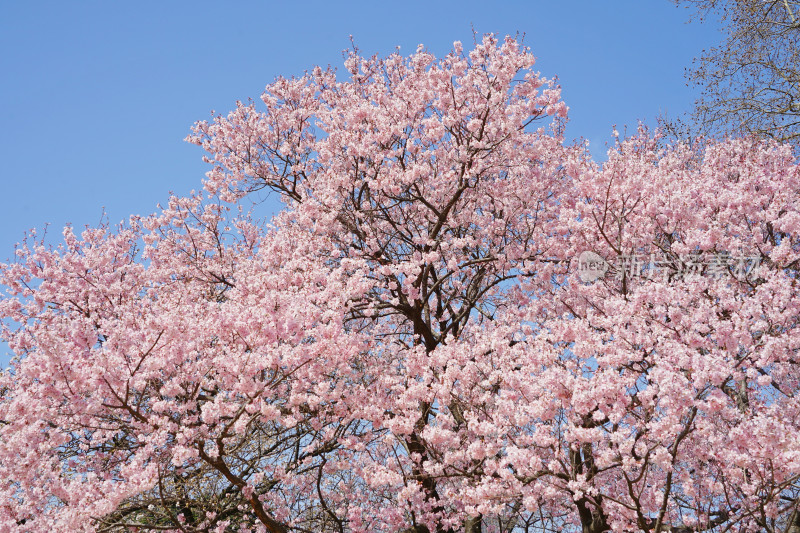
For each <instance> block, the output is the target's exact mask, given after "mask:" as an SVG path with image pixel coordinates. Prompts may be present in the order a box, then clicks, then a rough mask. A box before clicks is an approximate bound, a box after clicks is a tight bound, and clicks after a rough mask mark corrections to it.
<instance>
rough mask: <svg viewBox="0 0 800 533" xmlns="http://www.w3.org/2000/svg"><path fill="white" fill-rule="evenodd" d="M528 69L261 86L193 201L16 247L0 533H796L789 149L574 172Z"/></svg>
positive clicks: (628, 145)
mask: <svg viewBox="0 0 800 533" xmlns="http://www.w3.org/2000/svg"><path fill="white" fill-rule="evenodd" d="M533 64H534V59H533V56H532V55H531V54H530V52H529V51H528V50H527V49H525V48H524V47H522V46H521V45H520V44H519V43H518V42H517V41H516V40H514V39H511V38H506V39H505V40H498V39H496V38H495V37H493V36H491V35H488V36H485V37H484V38H483V40H482V41H481V42H478V43H476V45H475V48H474V49H473V50H471V51H469V52H465V51H463V50H462V47H461V44H460V43H455V46H454V49H453V51H452V53H450V54H449V55H447V56H445V57H443V58H439V59H437V58H435V57H434V56H433V55H431V54H430V53H428V52H427V51H425V50H424V49H423V48H420V49H418V50H417V51H416V53H414V54H412V55H411V56H410V57H403V56H401V55H399V54H392V55H390V56H388V57H386V58H378V57H372V58H364V57H361V56H359V55H358V54H357V52H353V53H351V54H350V55H349V56H348V57H347V58H346V61H345V68H346V72H347V75H346V76H345V78H346V79H344V80H343V79H340V78H341V76H337V74H336V73H335V72H334V71H332V70H323V69H320V68H315V69H314V70H312V71H311V72H309V73H307V74H306V75H304V76H302V77H300V78H293V79H284V78H280V79H278V80H277V81H275V82H274V83H272V84H270V85H268V86H267V88H266V91H265V93H264V94H263V95H262V102H263V105H261V104H259V105H256V104H255V103H249V104H243V103H239V104H237V106H236V109H235V110H234V111H232V112H231V113H229V114H228V115H225V116H222V115H220V116H215V117H214V118H213V119H212V120H211V121H209V122H200V123H198V124H196V125H195V128H194V132H193V134H192V135H191V136H190V137H189V141H190V142H193V143H195V144H198V145H200V146H202V147H203V148H204V149H205V150H206V152H207V154H208V155H207V161H208V162H209V163H210V164H211V170H210V171H209V172H208V174H207V179H206V180H205V182H204V192H203V193H201V194H198V195H194V196H190V197H187V198H177V197H176V198H172V199H171V200H170V202H169V204H168V205H167V206H166V207H164V208H163V209H161V210H160V211H159V212H158V213H156V214H154V215H151V216H148V217H134V218H132V219H131V220H130V222H129V223H128V224H125V225H123V226H120V227H118V228H112V227H110V226H108V225H104V226H101V227H99V228H89V229H87V230H86V231H84V232H83V233H82V234H81V235H75V234H74V232H73V231H72V230H71V229H69V228H68V229H66V230H65V232H64V242H63V244H62V245H60V246H57V247H47V246H45V245H44V244H43V243H42V242H41V241H36V240H35V239H31V240H30V241H29V242H27V243H26V244H25V245H24V246H22V247H20V249H19V250H18V253H17V256H16V258H15V260H14V261H12V262H10V263H8V264H5V265H2V268H1V269H0V276H2V278H0V279H1V280H2V281H1V283H2V284H3V285H4V286H5V287H6V295H5V296H4V297H3V299H2V300H0V316H2V317H3V318H4V324H5V326H4V329H3V337H4V338H5V339H7V340H8V342H9V344H10V346H11V347H12V349H13V350H14V351H15V352H16V353H17V354H18V355H19V357H18V358H17V360H16V361H15V362H14V363H13V364H12V366H11V368H10V369H9V370H7V371H5V372H4V373H3V374H2V376H0V421H1V422H0V531H18V530H24V531H45V530H52V531H115V532H122V531H186V532H200V531H218V532H223V531H269V532H289V531H297V532H302V531H336V532H350V531H353V532H373V531H385V532H391V533H400V532H405V533H423V532H429V533H430V532H437V533H455V532H465V533H478V532H480V533H484V532H485V533H489V532H498V533H499V532H507V533H510V532H512V531H519V532H521V531H528V532H530V531H541V532H544V531H582V532H587V533H589V532H596V533H600V532H603V531H609V530H613V531H639V530H641V531H650V532H658V531H673V532H684V531H685V532H688V531H771V532H778V531H781V532H784V531H792V532H793V533H794V532H795V531H796V530H798V528H800V518H799V517H798V512H799V511H798V497H799V496H800V482H798V479H799V476H800V440H798V439H797V438H796V434H797V432H798V429H799V428H798V426H799V425H800V409H799V408H800V405H798V398H797V394H796V391H797V390H798V378H800V372H799V369H798V363H800V354H798V348H800V338H798V331H797V327H796V326H797V321H798V316H800V300H799V299H798V297H797V287H796V283H797V274H798V266H799V265H800V255H798V254H800V241H799V240H798V239H799V237H798V229H800V228H799V226H800V171H799V170H798V166H797V162H796V161H795V160H794V159H793V156H792V153H791V150H790V149H788V148H786V147H784V146H781V145H777V144H757V143H753V142H745V141H736V140H734V141H728V142H725V143H720V144H709V145H708V146H706V147H704V148H702V149H700V148H697V147H694V148H689V147H686V146H683V145H675V146H669V147H667V148H664V147H663V146H662V144H663V143H660V142H659V141H658V139H657V138H655V137H654V136H652V135H649V134H648V133H647V132H645V131H641V132H640V133H639V135H637V136H635V137H634V138H631V139H627V140H620V141H618V143H617V145H616V146H615V147H613V148H612V149H611V150H610V151H609V159H608V161H607V162H606V163H604V164H603V165H597V164H595V163H593V162H592V161H591V160H590V158H589V156H588V155H587V151H586V150H585V148H584V147H583V146H581V145H569V144H568V143H565V142H564V139H563V136H562V132H563V127H564V121H565V117H566V111H567V108H566V106H565V105H564V103H563V102H562V101H561V99H560V93H559V89H558V87H557V86H555V85H554V84H553V83H552V82H551V81H548V80H546V79H544V78H542V77H541V76H540V75H539V74H538V73H536V72H534V71H532V67H533ZM260 191H269V192H273V193H277V194H278V195H279V196H280V198H281V199H282V200H283V203H284V204H283V205H284V208H283V209H282V211H281V212H280V213H279V214H277V215H276V216H275V217H273V218H272V219H271V220H260V219H258V218H257V217H256V215H255V214H254V212H253V211H252V210H251V209H250V208H249V207H248V206H251V205H252V203H253V200H252V199H253V198H255V197H257V196H258V195H259V194H260ZM585 253H591V254H593V257H597V258H599V259H601V260H602V261H601V262H602V264H604V265H605V268H604V269H602V270H601V271H599V272H597V273H596V274H599V275H595V276H592V277H591V279H589V278H586V277H582V276H580V275H579V274H580V272H579V271H578V269H579V268H580V265H578V264H577V263H578V258H579V257H581V256H582V254H585ZM726 254H727V255H726ZM651 257H652V258H657V259H647V260H645V259H642V258H651ZM737 257H738V258H740V259H739V262H738V263H737V260H736V259H735V258H737ZM744 257H746V258H747V261H750V263H748V264H747V267H748V268H744V267H743V264H744V263H742V262H743V261H744V259H742V258H744ZM712 263H713V264H712ZM756 264H757V268H756ZM603 271H605V272H603ZM603 274H604V275H603ZM792 528H794V529H792Z"/></svg>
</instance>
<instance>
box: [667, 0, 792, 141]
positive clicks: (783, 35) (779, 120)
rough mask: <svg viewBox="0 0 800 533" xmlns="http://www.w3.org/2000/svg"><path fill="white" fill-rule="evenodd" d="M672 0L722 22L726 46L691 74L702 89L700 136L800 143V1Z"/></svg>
mask: <svg viewBox="0 0 800 533" xmlns="http://www.w3.org/2000/svg"><path fill="white" fill-rule="evenodd" d="M673 1H674V2H675V3H676V4H678V5H682V4H685V5H690V6H693V7H694V8H695V9H696V11H697V16H698V17H699V19H700V20H703V19H705V18H708V17H714V16H717V17H719V18H720V19H721V21H722V23H723V32H724V33H725V37H724V41H723V42H722V44H721V45H720V46H718V47H715V48H712V49H710V50H707V51H704V52H703V55H702V56H701V57H699V58H697V59H696V60H695V64H694V67H693V68H692V69H690V70H689V72H688V78H689V79H690V81H692V82H694V83H696V84H697V85H699V86H701V87H702V88H703V92H702V95H701V97H700V99H699V100H698V102H697V107H696V109H695V113H694V119H695V126H696V127H697V128H698V129H699V130H700V132H702V133H706V134H750V135H756V136H759V137H770V138H774V139H778V140H781V141H796V140H798V139H800V41H799V40H798V38H800V2H798V1H790V0H673Z"/></svg>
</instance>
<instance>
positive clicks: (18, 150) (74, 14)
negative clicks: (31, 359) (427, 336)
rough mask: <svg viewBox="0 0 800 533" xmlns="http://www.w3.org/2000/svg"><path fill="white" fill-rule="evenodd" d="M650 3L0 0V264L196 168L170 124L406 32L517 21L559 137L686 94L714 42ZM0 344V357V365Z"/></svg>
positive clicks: (672, 107)
mask: <svg viewBox="0 0 800 533" xmlns="http://www.w3.org/2000/svg"><path fill="white" fill-rule="evenodd" d="M688 19H689V12H688V11H687V10H685V9H683V8H677V7H675V6H674V5H673V4H672V3H671V2H669V1H668V0H625V1H616V0H606V1H601V0H574V1H559V0H549V1H542V0H527V1H513V2H512V1H508V2H502V1H498V2H489V1H488V0H486V1H482V2H474V1H464V0H461V1H436V0H426V1H416V0H413V1H412V0H406V1H404V2H379V1H374V0H373V1H371V2H366V1H365V2H348V1H339V2H336V1H330V0H328V1H325V2H314V1H304V2H299V1H298V2H268V1H266V0H264V1H230V2H207V1H199V0H194V1H191V2H189V1H177V0H161V1H157V2H156V1H149V0H140V1H137V2H122V1H115V2H114V1H94V2H90V1H78V0H75V1H69V2H66V1H63V0H60V1H47V2H44V1H37V0H25V1H18V0H0V103H1V104H2V111H0V262H2V261H4V260H6V258H8V257H10V256H11V255H12V254H13V250H14V244H15V243H16V242H19V241H20V240H21V239H22V237H23V234H24V232H25V231H26V230H28V229H30V228H34V227H36V228H42V227H43V226H44V225H45V224H46V223H49V224H50V230H49V231H50V232H51V233H52V234H53V235H56V236H57V235H60V232H61V228H62V227H63V226H64V225H65V224H66V223H71V224H73V225H74V226H75V227H76V228H81V227H83V226H84V225H86V224H90V225H96V224H97V222H98V221H99V220H100V217H101V214H102V212H103V209H105V212H106V213H107V214H108V216H109V219H110V220H111V222H118V221H121V220H123V219H127V217H128V216H129V215H131V214H149V213H151V212H153V211H154V210H155V208H156V204H158V203H159V202H164V201H165V200H166V199H167V197H168V192H169V191H174V192H176V193H178V194H185V193H188V192H189V191H190V190H192V189H198V188H199V187H200V184H201V180H202V178H203V174H204V172H205V171H206V170H207V169H206V167H205V165H204V164H203V163H202V162H201V160H200V158H201V155H202V151H201V150H200V148H198V147H195V146H192V145H189V144H187V143H185V142H184V141H183V138H184V137H185V136H186V135H187V134H188V133H189V128H190V126H191V125H192V123H193V122H194V121H196V120H202V119H206V118H208V117H209V114H210V112H211V110H217V111H219V112H227V111H228V110H230V109H231V108H232V107H233V106H234V102H235V101H236V100H237V99H241V100H245V99H247V98H250V97H252V98H257V97H258V96H259V95H260V94H261V91H262V90H263V87H264V85H265V84H267V83H268V82H270V81H272V80H273V79H274V78H275V77H276V76H278V75H293V74H301V73H302V72H303V71H304V70H306V69H310V68H311V67H312V66H314V65H317V64H320V65H328V64H330V65H333V66H341V62H342V50H344V49H346V48H348V47H349V46H350V35H352V36H353V38H354V40H355V42H356V45H357V46H358V47H359V48H360V49H361V51H362V52H363V53H364V54H369V55H371V54H373V53H379V54H387V53H389V52H392V51H393V50H394V49H395V47H396V46H400V51H401V52H402V53H406V54H410V53H412V52H413V51H414V50H415V49H416V46H417V45H418V44H420V43H423V44H425V45H426V46H427V47H428V49H429V50H430V51H432V52H433V53H435V54H437V55H442V54H444V53H446V52H447V51H449V49H450V47H451V45H452V43H453V41H455V40H460V41H463V42H464V44H465V48H466V47H467V45H468V43H471V42H472V39H473V37H472V35H473V33H472V32H473V28H474V29H475V31H476V32H477V33H479V34H482V33H486V32H494V33H497V34H500V35H505V34H516V33H518V32H519V33H524V34H525V43H526V44H527V45H528V46H530V47H531V49H532V51H533V53H534V54H535V55H536V56H537V58H538V62H537V65H536V67H535V68H536V69H537V70H539V71H541V72H542V74H543V75H545V76H548V77H552V76H555V75H557V76H558V78H559V81H560V83H561V85H562V88H563V97H564V100H565V101H566V103H567V105H568V106H569V107H570V122H569V126H568V129H567V136H568V137H569V138H585V139H588V140H589V141H590V143H591V147H592V151H593V153H595V154H601V153H603V152H604V148H603V146H604V144H605V142H606V141H608V140H609V137H610V132H611V129H612V126H613V125H614V124H617V125H618V126H619V127H620V128H621V127H623V126H625V125H628V126H629V127H633V128H635V127H636V124H637V122H638V121H639V120H642V121H645V122H646V123H649V124H653V122H654V119H655V117H656V116H657V115H658V114H660V113H662V112H667V113H669V114H670V115H673V116H675V115H679V114H681V113H683V112H685V111H688V110H689V109H690V108H691V105H692V102H693V101H694V98H695V97H696V94H697V92H696V90H695V89H693V88H690V87H687V86H686V82H685V80H684V77H683V74H684V68H685V67H687V66H689V65H690V64H691V61H692V58H693V57H695V56H697V55H699V54H700V53H701V51H702V50H703V49H704V48H708V47H709V46H712V45H713V44H714V43H716V42H718V40H719V37H720V36H719V33H718V30H717V28H716V27H714V26H710V25H700V24H697V23H692V24H687V23H686V22H687V20H688ZM6 352H7V348H6V346H5V345H4V344H2V343H0V366H5V365H6V364H7V361H8V356H7V355H6Z"/></svg>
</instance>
